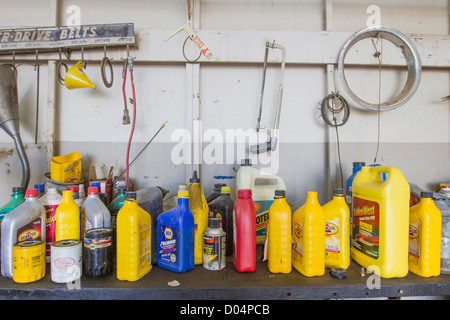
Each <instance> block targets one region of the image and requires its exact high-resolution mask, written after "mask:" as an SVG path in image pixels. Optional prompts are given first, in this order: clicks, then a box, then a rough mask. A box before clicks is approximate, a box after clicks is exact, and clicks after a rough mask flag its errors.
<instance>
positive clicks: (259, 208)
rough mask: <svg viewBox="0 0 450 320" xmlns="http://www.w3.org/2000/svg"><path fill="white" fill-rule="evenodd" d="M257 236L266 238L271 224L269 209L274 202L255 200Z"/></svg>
mask: <svg viewBox="0 0 450 320" xmlns="http://www.w3.org/2000/svg"><path fill="white" fill-rule="evenodd" d="M254 202H255V209H256V236H257V237H258V236H263V237H264V236H266V235H267V226H268V224H269V209H270V206H271V205H272V203H273V200H255V201H254Z"/></svg>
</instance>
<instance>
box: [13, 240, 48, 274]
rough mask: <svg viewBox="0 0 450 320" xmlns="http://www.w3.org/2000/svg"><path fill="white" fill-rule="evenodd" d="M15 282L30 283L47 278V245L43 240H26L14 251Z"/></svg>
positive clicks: (16, 246) (17, 245) (15, 246)
mask: <svg viewBox="0 0 450 320" xmlns="http://www.w3.org/2000/svg"><path fill="white" fill-rule="evenodd" d="M12 257H13V262H12V265H13V276H12V278H13V280H14V282H17V283H29V282H34V281H37V280H40V279H42V278H43V277H44V276H45V243H44V242H43V241H41V240H25V241H21V242H18V243H16V244H15V245H14V246H13V249H12Z"/></svg>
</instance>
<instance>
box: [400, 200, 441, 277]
mask: <svg viewBox="0 0 450 320" xmlns="http://www.w3.org/2000/svg"><path fill="white" fill-rule="evenodd" d="M441 227H442V217H441V213H440V211H439V209H438V208H437V207H436V205H435V204H434V200H433V193H432V192H422V193H421V199H420V202H419V203H418V204H416V205H414V206H413V207H411V208H410V210H409V251H408V262H409V271H411V272H413V273H415V274H417V275H419V276H422V277H433V276H439V275H440V273H441Z"/></svg>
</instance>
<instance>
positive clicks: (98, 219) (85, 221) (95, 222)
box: [80, 187, 111, 239]
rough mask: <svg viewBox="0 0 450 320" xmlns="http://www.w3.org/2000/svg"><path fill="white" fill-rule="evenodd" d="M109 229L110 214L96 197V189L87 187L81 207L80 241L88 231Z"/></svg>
mask: <svg viewBox="0 0 450 320" xmlns="http://www.w3.org/2000/svg"><path fill="white" fill-rule="evenodd" d="M97 228H111V214H110V213H109V210H108V208H107V207H106V205H105V204H104V203H103V202H102V201H101V200H100V198H99V197H98V188H97V187H89V188H88V196H87V198H86V200H84V202H83V205H82V206H81V232H80V236H81V239H84V234H85V232H86V231H87V230H89V229H97Z"/></svg>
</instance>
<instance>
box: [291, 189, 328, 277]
mask: <svg viewBox="0 0 450 320" xmlns="http://www.w3.org/2000/svg"><path fill="white" fill-rule="evenodd" d="M324 225H325V215H324V211H323V208H322V206H321V205H320V203H319V201H318V199H317V192H315V191H308V193H307V196H306V202H305V204H304V205H303V206H301V207H300V208H299V209H297V210H296V211H295V212H294V215H293V217H292V239H293V246H292V265H293V266H294V268H295V269H296V270H297V271H298V272H300V273H301V274H303V275H304V276H307V277H314V276H322V275H323V274H324V273H325V232H324V230H323V229H324Z"/></svg>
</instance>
